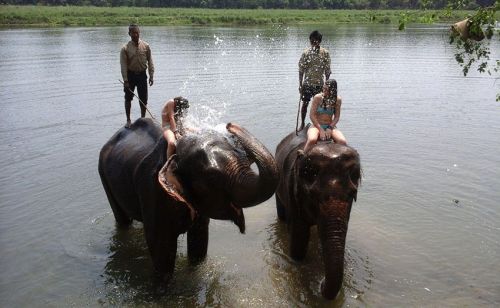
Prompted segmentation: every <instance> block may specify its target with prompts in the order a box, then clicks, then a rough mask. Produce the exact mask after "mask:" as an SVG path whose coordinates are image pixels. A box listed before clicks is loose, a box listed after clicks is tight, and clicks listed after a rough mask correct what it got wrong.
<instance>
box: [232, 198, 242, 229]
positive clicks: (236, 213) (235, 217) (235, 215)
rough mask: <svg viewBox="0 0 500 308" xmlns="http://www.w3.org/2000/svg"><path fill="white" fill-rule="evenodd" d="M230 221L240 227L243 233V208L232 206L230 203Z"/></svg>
mask: <svg viewBox="0 0 500 308" xmlns="http://www.w3.org/2000/svg"><path fill="white" fill-rule="evenodd" d="M231 209H232V212H231V218H230V219H231V221H232V222H233V223H234V224H235V225H237V226H238V228H239V229H240V233H245V215H244V214H243V210H242V209H240V208H237V207H236V206H234V204H232V203H231Z"/></svg>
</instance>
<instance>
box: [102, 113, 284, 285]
mask: <svg viewBox="0 0 500 308" xmlns="http://www.w3.org/2000/svg"><path fill="white" fill-rule="evenodd" d="M227 130H228V131H229V132H230V133H231V138H232V139H234V140H235V142H236V143H235V142H229V141H228V139H227V138H226V137H224V136H223V135H222V134H220V133H215V132H213V133H204V134H193V135H187V136H185V137H183V138H181V139H180V140H179V141H178V144H177V151H176V153H177V154H176V155H173V156H171V157H170V159H169V160H168V161H166V146H167V144H166V142H165V140H164V138H163V137H162V131H161V129H160V127H159V126H157V125H155V124H154V123H153V122H152V121H151V120H150V119H144V118H141V119H139V120H137V121H136V122H134V123H133V124H132V126H131V127H130V128H129V129H125V128H121V129H120V130H118V132H117V133H116V134H115V135H114V136H113V137H111V139H110V140H109V141H108V142H107V143H106V144H105V145H104V146H103V148H102V150H101V153H100V156H99V174H100V176H101V181H102V184H103V186H104V190H105V192H106V195H107V197H108V200H109V203H110V205H111V208H112V210H113V214H114V216H115V219H116V222H117V224H118V226H119V227H126V226H129V225H130V224H131V222H132V220H134V219H135V220H137V221H141V222H142V223H143V226H144V233H145V237H146V242H147V245H148V248H149V251H150V254H151V257H152V261H153V264H154V267H155V269H156V270H157V271H158V273H159V274H160V275H161V276H162V277H163V279H165V280H166V281H168V280H169V279H170V277H171V276H172V273H173V271H174V265H175V256H176V253H177V237H178V236H179V235H180V234H181V233H184V232H186V231H187V233H188V236H187V241H188V245H187V250H188V257H189V259H190V260H191V261H193V262H196V261H199V260H202V259H203V258H204V257H205V256H206V254H207V246H208V224H209V219H210V218H213V219H224V220H231V221H233V222H234V223H235V224H236V225H237V226H238V227H239V229H240V232H241V233H244V231H245V219H244V216H243V210H242V209H243V208H246V207H250V206H255V205H257V204H259V203H261V202H263V201H265V200H267V199H268V198H270V197H271V196H272V194H273V193H274V191H275V188H276V185H277V181H278V171H277V166H276V162H275V161H274V158H273V157H272V155H271V153H269V151H268V150H267V149H266V148H265V147H264V145H262V144H261V143H260V142H259V141H258V140H257V139H255V138H254V137H253V136H252V135H251V134H250V133H249V132H248V131H246V130H245V129H244V128H242V127H240V126H238V125H236V124H231V123H229V124H228V125H227ZM235 144H237V145H238V146H236V145H235ZM253 162H255V163H256V165H257V167H258V169H259V174H256V173H255V172H253V171H252V169H251V168H250V165H251V164H252V163H253Z"/></svg>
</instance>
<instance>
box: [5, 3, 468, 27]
mask: <svg viewBox="0 0 500 308" xmlns="http://www.w3.org/2000/svg"><path fill="white" fill-rule="evenodd" d="M403 13H407V15H408V21H409V22H410V23H428V22H447V23H451V22H455V21H458V20H461V19H463V18H464V17H466V16H467V14H468V13H470V12H467V11H454V12H452V16H448V17H444V15H445V14H444V13H445V12H444V11H425V12H422V11H407V10H263V9H256V10H224V9H220V10H219V9H217V10H216V9H184V8H182V9H181V8H136V7H134V8H131V7H115V8H108V7H91V6H55V7H54V6H52V7H49V6H12V5H0V26H1V27H71V26H83V27H90V26H124V25H128V24H130V23H138V24H140V25H142V26H147V25H228V26H229V25H239V26H241V25H269V24H287V25H299V24H332V23H397V22H398V20H399V19H400V16H401V14H403ZM432 15H434V18H431V16H432ZM429 19H431V20H429Z"/></svg>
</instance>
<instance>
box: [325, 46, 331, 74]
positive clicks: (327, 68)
mask: <svg viewBox="0 0 500 308" xmlns="http://www.w3.org/2000/svg"><path fill="white" fill-rule="evenodd" d="M331 65H332V59H331V58H330V53H329V52H328V50H325V77H326V79H325V80H328V79H330V75H331V74H332V70H331V68H330V67H331Z"/></svg>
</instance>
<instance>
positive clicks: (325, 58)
mask: <svg viewBox="0 0 500 308" xmlns="http://www.w3.org/2000/svg"><path fill="white" fill-rule="evenodd" d="M330 63H331V59H330V53H329V52H328V50H326V49H325V48H323V47H320V48H319V49H314V48H311V47H309V48H307V49H306V50H304V52H303V53H302V56H301V57H300V61H299V73H302V74H304V81H303V83H302V84H303V85H305V86H321V85H323V76H325V75H330V73H331V70H330Z"/></svg>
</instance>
